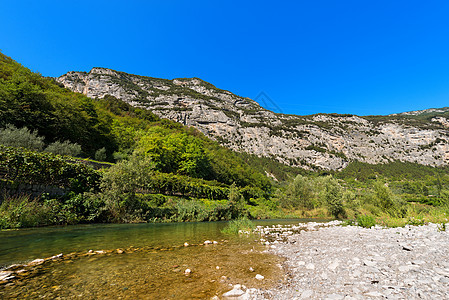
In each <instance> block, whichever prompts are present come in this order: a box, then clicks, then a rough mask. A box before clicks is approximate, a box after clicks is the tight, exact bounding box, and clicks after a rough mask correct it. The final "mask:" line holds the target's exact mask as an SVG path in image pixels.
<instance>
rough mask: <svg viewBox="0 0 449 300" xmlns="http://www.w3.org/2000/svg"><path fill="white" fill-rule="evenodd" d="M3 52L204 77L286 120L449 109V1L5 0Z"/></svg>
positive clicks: (59, 68)
mask: <svg viewBox="0 0 449 300" xmlns="http://www.w3.org/2000/svg"><path fill="white" fill-rule="evenodd" d="M0 28H1V34H0V49H1V50H2V52H3V53H4V54H6V55H8V56H11V57H12V58H14V59H15V60H17V61H19V62H20V63H22V64H23V65H25V66H26V67H29V68H30V69H32V70H33V71H37V72H40V73H42V74H43V75H45V76H59V75H62V74H64V73H66V72H68V71H72V70H78V71H89V70H90V69H91V68H92V67H95V66H100V67H107V68H112V69H116V70H120V71H124V72H128V73H133V74H139V75H146V76H152V77H161V78H169V79H172V78H177V77H200V78H202V79H204V80H206V81H208V82H211V83H212V84H214V85H215V86H217V87H219V88H222V89H227V90H230V91H231V92H233V93H236V94H238V95H241V96H246V97H250V98H254V97H256V96H257V95H258V94H259V93H260V92H261V91H264V92H266V93H267V94H268V95H269V96H270V97H271V99H272V100H273V101H274V102H275V103H276V104H277V105H278V106H279V107H280V108H281V109H282V111H283V112H285V113H292V114H312V113H319V112H326V113H331V112H336V113H352V114H359V115H367V114H389V113H394V112H402V111H409V110H417V109H424V108H430V107H444V106H449V1H415V0H407V1H396V0H394V1H392V0H386V1H384V0H375V1H374V0H372V1H360V0H357V1H345V0H339V1H334V0H332V1H331V0H329V1H324V0H323V1H320V0H317V1H261V0H259V1H233V0H229V1H210V0H208V1H195V0H192V1H175V0H160V1H132V0H129V1H93V0H92V1H19V0H17V1H2V2H1V5H0Z"/></svg>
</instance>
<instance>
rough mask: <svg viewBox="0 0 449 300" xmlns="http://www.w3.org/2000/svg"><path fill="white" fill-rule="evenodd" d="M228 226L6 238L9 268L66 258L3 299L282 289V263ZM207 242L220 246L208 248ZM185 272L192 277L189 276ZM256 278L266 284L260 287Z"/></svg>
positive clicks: (10, 288) (14, 284) (28, 232)
mask: <svg viewBox="0 0 449 300" xmlns="http://www.w3.org/2000/svg"><path fill="white" fill-rule="evenodd" d="M306 221H308V220H299V219H296V220H264V221H256V224H257V225H264V226H269V225H273V224H298V223H299V222H306ZM224 226H226V222H202V223H166V224H106V225H103V224H100V225H80V226H67V227H47V228H34V229H22V230H11V231H2V232H0V265H1V266H2V268H4V267H6V266H9V265H11V264H25V263H27V262H29V261H31V260H34V259H36V258H46V257H50V256H53V255H56V254H59V253H63V254H64V257H63V258H62V259H57V260H54V261H49V262H46V263H45V264H42V265H38V266H36V267H33V268H32V269H31V270H26V271H24V272H23V273H22V274H23V276H22V277H19V278H18V279H15V280H13V281H11V282H10V283H8V284H3V285H0V298H2V299H13V298H17V299H26V298H42V297H45V298H50V299H55V298H64V299H65V298H77V299H204V298H210V297H212V296H214V295H221V294H222V293H223V292H226V291H228V290H230V284H237V283H239V284H244V285H246V286H248V287H255V288H266V287H270V286H273V285H276V284H277V283H279V282H282V280H283V279H284V272H283V270H282V268H281V263H282V261H281V259H280V258H279V257H277V256H274V255H271V254H267V253H264V250H265V249H266V248H265V246H262V245H260V244H259V243H257V242H256V240H258V237H257V236H250V237H232V236H227V235H224V234H222V233H221V232H220V230H221V229H222V228H223V227H224ZM206 240H210V241H217V242H218V244H210V245H206V246H205V245H203V242H204V241H206ZM185 242H187V243H188V244H189V246H188V247H185V246H184V245H183V244H184V243H185ZM117 249H120V250H119V251H117ZM89 250H92V253H88V252H89ZM95 251H105V252H104V253H96V252H95ZM122 251H123V252H122ZM250 268H251V269H252V270H254V271H252V270H250ZM186 269H190V270H191V273H190V274H187V275H186V274H185V270H186ZM256 274H261V275H263V276H264V277H265V279H264V280H262V281H259V280H257V279H255V275H256Z"/></svg>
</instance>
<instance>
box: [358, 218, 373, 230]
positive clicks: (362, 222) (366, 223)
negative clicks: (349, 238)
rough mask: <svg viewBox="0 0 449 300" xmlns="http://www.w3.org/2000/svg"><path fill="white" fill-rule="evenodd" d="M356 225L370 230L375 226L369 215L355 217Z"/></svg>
mask: <svg viewBox="0 0 449 300" xmlns="http://www.w3.org/2000/svg"><path fill="white" fill-rule="evenodd" d="M357 225H359V226H361V227H364V228H371V227H373V226H374V225H376V220H375V219H374V217H373V216H369V215H360V216H358V217H357Z"/></svg>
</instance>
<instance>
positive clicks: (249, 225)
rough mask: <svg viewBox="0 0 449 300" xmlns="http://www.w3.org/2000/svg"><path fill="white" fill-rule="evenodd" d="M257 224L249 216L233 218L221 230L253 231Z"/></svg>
mask: <svg viewBox="0 0 449 300" xmlns="http://www.w3.org/2000/svg"><path fill="white" fill-rule="evenodd" d="M255 227H256V226H255V225H254V223H253V222H251V221H250V220H249V219H248V218H241V219H236V220H232V221H230V222H229V223H228V225H226V227H225V228H223V229H222V230H221V232H223V233H226V234H238V233H239V231H240V230H242V231H247V232H251V231H252V230H253V229H254V228H255Z"/></svg>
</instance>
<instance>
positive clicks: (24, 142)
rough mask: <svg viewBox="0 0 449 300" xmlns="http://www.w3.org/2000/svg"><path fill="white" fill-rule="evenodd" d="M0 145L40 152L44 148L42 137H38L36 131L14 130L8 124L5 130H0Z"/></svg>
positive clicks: (13, 127)
mask: <svg viewBox="0 0 449 300" xmlns="http://www.w3.org/2000/svg"><path fill="white" fill-rule="evenodd" d="M0 144H1V145H4V146H9V147H23V148H27V149H31V150H36V151H42V149H43V148H44V145H45V143H44V137H42V136H39V135H38V134H37V131H30V130H29V129H28V128H26V127H23V128H20V129H19V128H16V127H15V126H14V125H11V124H8V125H6V128H4V129H0Z"/></svg>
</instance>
